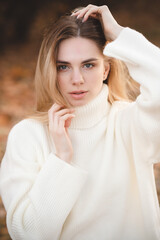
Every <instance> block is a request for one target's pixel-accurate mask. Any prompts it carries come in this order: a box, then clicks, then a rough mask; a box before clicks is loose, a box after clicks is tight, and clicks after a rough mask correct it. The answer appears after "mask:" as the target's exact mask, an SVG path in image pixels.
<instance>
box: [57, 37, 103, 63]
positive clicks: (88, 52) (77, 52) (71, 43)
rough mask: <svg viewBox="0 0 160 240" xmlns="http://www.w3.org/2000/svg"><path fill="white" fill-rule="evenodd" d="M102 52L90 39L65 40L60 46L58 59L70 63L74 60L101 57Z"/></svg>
mask: <svg viewBox="0 0 160 240" xmlns="http://www.w3.org/2000/svg"><path fill="white" fill-rule="evenodd" d="M101 55H102V52H101V51H100V49H99V48H98V46H97V44H96V43H95V42H94V41H93V40H90V39H87V38H82V37H76V38H69V39H66V40H63V41H62V42H61V43H60V45H59V50H58V59H57V60H59V61H62V60H65V61H68V62H70V61H71V60H73V61H74V59H81V60H82V61H83V60H85V59H90V58H96V57H100V56H101Z"/></svg>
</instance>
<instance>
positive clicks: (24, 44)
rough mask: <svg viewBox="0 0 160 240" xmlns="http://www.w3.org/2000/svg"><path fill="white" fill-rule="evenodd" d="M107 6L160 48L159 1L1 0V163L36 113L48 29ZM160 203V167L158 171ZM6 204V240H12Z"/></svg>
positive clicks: (0, 210) (0, 230)
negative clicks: (17, 129) (14, 135)
mask: <svg viewBox="0 0 160 240" xmlns="http://www.w3.org/2000/svg"><path fill="white" fill-rule="evenodd" d="M90 3H92V4H96V5H104V4H107V5H108V7H109V8H110V10H111V12H112V14H113V16H114V17H115V19H116V20H117V21H118V22H119V24H120V25H123V26H128V27H131V28H134V29H136V30H138V31H140V32H142V33H143V34H144V35H145V36H146V37H147V38H148V39H149V40H150V41H151V42H152V43H154V44H155V45H157V46H158V47H160V11H159V9H160V1H159V0H154V1H150V0H134V1H128V0H121V1H120V0H107V1H105V0H102V1H101V0H97V1H94V0H92V1H88V0H82V1H80V0H76V1H73V0H61V1H54V0H28V1H24V0H14V1H13V0H0V161H1V159H2V157H3V155H4V151H5V147H6V141H7V135H8V133H9V131H10V129H11V127H12V126H13V125H14V124H15V123H17V122H18V121H20V120H21V119H23V118H25V116H26V115H28V114H30V113H31V112H32V111H33V109H34V103H35V95H34V72H35V66H36V61H37V56H38V51H39V48H40V44H41V41H42V37H43V30H44V27H45V25H46V24H47V23H48V22H49V21H51V20H56V19H57V18H58V17H59V16H60V15H63V14H65V13H69V12H70V11H71V10H72V9H74V8H76V7H78V6H86V5H87V4H90ZM154 171H155V177H156V185H157V192H158V196H159V201H160V165H159V164H157V165H155V168H154ZM5 216H6V213H5V210H4V207H3V204H2V201H1V199H0V239H1V240H8V239H10V238H9V235H8V232H7V229H6V224H5Z"/></svg>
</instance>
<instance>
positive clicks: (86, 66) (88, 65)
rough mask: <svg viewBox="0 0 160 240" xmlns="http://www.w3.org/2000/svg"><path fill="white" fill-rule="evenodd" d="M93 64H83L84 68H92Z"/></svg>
mask: <svg viewBox="0 0 160 240" xmlns="http://www.w3.org/2000/svg"><path fill="white" fill-rule="evenodd" d="M93 66H94V65H93V64H92V63H86V64H85V65H84V67H85V68H92V67H93Z"/></svg>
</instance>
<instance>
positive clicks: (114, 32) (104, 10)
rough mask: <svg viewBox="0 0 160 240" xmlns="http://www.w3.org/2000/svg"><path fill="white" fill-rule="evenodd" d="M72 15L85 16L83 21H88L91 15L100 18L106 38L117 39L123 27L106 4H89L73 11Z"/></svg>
mask: <svg viewBox="0 0 160 240" xmlns="http://www.w3.org/2000/svg"><path fill="white" fill-rule="evenodd" d="M72 15H73V16H77V18H83V22H85V21H87V19H88V17H89V16H91V17H94V18H98V19H99V20H100V22H101V24H102V27H103V30H104V34H105V37H106V40H111V41H113V40H115V39H116V38H117V37H118V35H119V34H120V32H121V31H122V29H123V27H122V26H120V25H119V24H118V23H117V22H116V20H115V19H114V17H113V16H112V14H111V12H110V10H109V8H108V7H107V6H106V5H104V6H99V7H98V6H95V5H91V4H89V5H88V6H87V7H85V8H82V9H81V10H78V11H76V12H74V13H72Z"/></svg>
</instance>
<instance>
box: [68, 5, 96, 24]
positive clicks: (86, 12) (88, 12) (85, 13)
mask: <svg viewBox="0 0 160 240" xmlns="http://www.w3.org/2000/svg"><path fill="white" fill-rule="evenodd" d="M98 14H99V7H97V6H95V5H92V4H89V5H88V6H87V7H85V8H83V9H81V10H79V11H76V12H75V13H72V15H74V16H77V18H83V22H84V21H86V20H87V19H88V17H89V16H92V17H96V18H97V16H98Z"/></svg>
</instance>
